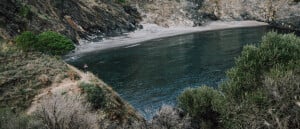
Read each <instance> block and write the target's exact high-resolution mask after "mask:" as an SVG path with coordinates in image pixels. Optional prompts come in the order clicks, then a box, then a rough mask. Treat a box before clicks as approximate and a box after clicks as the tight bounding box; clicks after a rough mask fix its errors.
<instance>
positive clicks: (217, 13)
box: [136, 0, 300, 31]
mask: <svg viewBox="0 0 300 129" xmlns="http://www.w3.org/2000/svg"><path fill="white" fill-rule="evenodd" d="M136 3H137V5H138V6H139V9H140V10H139V11H140V12H141V13H142V16H143V20H144V22H146V23H155V24H158V25H161V26H165V27H169V26H178V25H184V26H197V25H202V24H205V23H206V22H207V21H210V20H225V21H233V20H257V21H263V22H267V23H269V24H271V25H274V26H276V27H281V28H286V29H292V30H298V31H299V30H300V13H299V12H300V2H295V1H294V0H263V1H262V0H177V1H168V0H151V1H143V2H136Z"/></svg>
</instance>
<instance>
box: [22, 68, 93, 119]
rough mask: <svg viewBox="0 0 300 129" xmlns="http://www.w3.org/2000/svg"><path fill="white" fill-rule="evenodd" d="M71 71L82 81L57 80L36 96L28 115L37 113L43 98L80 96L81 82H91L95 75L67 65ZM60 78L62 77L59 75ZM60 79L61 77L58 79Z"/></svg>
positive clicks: (27, 111)
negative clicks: (57, 95)
mask: <svg viewBox="0 0 300 129" xmlns="http://www.w3.org/2000/svg"><path fill="white" fill-rule="evenodd" d="M67 66H68V68H69V69H70V71H73V72H74V73H75V74H76V75H78V76H79V78H80V79H78V80H74V79H72V78H70V77H67V78H64V79H63V80H60V81H59V80H55V81H54V83H53V84H51V86H49V87H47V88H45V89H43V90H41V91H40V93H39V94H38V95H36V96H35V97H34V99H33V102H32V104H31V106H30V107H29V108H28V109H27V110H26V113H27V114H32V113H33V112H34V111H36V109H37V107H38V105H39V104H40V103H41V100H42V99H43V98H46V97H49V96H51V95H53V94H66V93H68V94H73V95H74V94H76V95H79V94H80V93H81V89H80V88H79V84H80V83H81V82H90V81H91V79H92V78H94V75H93V74H92V73H90V72H87V73H83V72H82V71H80V70H78V69H76V68H75V67H73V66H71V65H67ZM57 76H60V75H57ZM58 78H60V77H58Z"/></svg>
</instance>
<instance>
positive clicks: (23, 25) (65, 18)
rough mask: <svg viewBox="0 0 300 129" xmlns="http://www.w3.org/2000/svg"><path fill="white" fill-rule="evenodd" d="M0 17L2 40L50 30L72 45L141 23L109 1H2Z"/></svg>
mask: <svg viewBox="0 0 300 129" xmlns="http://www.w3.org/2000/svg"><path fill="white" fill-rule="evenodd" d="M0 16H1V17H0V36H1V37H3V38H4V39H10V38H12V37H14V36H15V35H17V34H19V33H20V32H22V31H26V30H29V31H34V32H42V31H45V30H53V31H56V32H60V33H62V34H65V35H67V36H68V37H69V38H71V39H72V40H73V41H75V42H77V41H78V39H79V38H87V35H91V34H98V35H115V34H119V33H122V32H127V31H133V30H135V29H136V28H137V27H138V26H139V25H138V23H139V21H140V20H141V18H140V15H139V13H138V12H137V10H136V9H134V8H132V7H131V6H129V5H126V4H122V3H120V2H119V1H110V0H44V1H36V0H22V1H21V0H4V1H2V2H1V3H0Z"/></svg>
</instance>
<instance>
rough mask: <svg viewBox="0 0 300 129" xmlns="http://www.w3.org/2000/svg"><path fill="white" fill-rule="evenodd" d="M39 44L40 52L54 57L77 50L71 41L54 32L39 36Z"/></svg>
mask: <svg viewBox="0 0 300 129" xmlns="http://www.w3.org/2000/svg"><path fill="white" fill-rule="evenodd" d="M38 43H39V45H38V50H39V51H42V52H45V53H50V54H54V55H62V54H65V53H67V52H69V51H71V50H73V49H74V48H75V46H74V45H73V43H72V41H71V40H70V39H68V38H67V37H65V36H63V35H61V34H59V33H56V32H52V31H46V32H43V33H41V34H39V35H38Z"/></svg>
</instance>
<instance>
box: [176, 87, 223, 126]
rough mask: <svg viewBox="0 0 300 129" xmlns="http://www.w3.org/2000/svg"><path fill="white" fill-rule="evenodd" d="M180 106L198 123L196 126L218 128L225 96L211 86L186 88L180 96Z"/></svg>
mask: <svg viewBox="0 0 300 129" xmlns="http://www.w3.org/2000/svg"><path fill="white" fill-rule="evenodd" d="M178 100H179V106H180V107H181V108H182V109H183V110H184V111H186V112H188V113H189V115H190V116H191V117H192V118H193V120H194V121H193V123H194V124H195V123H198V125H194V126H196V128H199V127H200V128H216V127H218V126H219V124H218V123H219V122H218V121H219V120H218V119H219V115H220V112H221V110H222V107H223V106H224V103H225V101H223V100H224V97H223V96H222V95H221V94H220V92H219V91H217V90H214V89H213V88H211V87H207V86H201V87H199V88H195V89H186V90H185V91H184V92H183V93H182V94H181V95H180V96H179V97H178Z"/></svg>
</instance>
